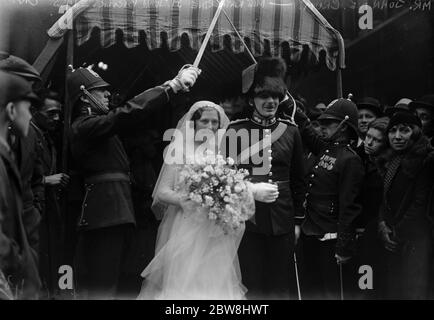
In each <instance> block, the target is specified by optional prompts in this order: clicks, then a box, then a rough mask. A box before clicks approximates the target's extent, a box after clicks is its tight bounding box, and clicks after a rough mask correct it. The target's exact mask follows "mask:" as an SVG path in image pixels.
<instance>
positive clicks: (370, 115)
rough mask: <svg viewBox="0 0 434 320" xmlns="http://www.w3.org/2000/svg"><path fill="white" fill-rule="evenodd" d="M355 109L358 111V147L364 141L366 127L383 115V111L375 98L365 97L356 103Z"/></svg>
mask: <svg viewBox="0 0 434 320" xmlns="http://www.w3.org/2000/svg"><path fill="white" fill-rule="evenodd" d="M357 109H358V111H359V133H360V140H359V142H358V144H357V147H359V146H360V145H361V144H362V143H363V140H364V139H365V135H366V132H368V125H369V123H371V122H372V121H374V120H375V119H377V118H378V117H381V116H382V115H383V109H382V106H381V104H380V101H378V100H377V99H375V98H371V97H365V98H363V99H362V100H360V101H359V102H358V103H357Z"/></svg>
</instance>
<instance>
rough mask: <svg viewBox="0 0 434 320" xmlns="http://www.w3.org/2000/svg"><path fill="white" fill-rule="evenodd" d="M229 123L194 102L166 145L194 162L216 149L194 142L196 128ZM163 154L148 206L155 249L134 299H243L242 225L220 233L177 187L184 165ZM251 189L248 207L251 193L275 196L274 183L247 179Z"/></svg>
mask: <svg viewBox="0 0 434 320" xmlns="http://www.w3.org/2000/svg"><path fill="white" fill-rule="evenodd" d="M190 125H192V126H193V127H194V134H193V135H192V136H189V135H188V134H187V131H188V129H189V126H190ZM228 125H229V119H228V117H227V116H226V115H225V113H224V111H223V109H222V108H221V107H220V106H218V105H216V104H214V103H213V102H209V101H199V102H196V103H195V104H193V106H192V107H191V108H190V110H189V111H188V112H187V113H186V114H185V115H184V117H183V118H182V119H181V120H180V121H179V123H178V126H177V132H181V133H182V134H181V135H180V136H181V138H180V136H178V137H177V136H176V135H175V139H174V140H173V141H172V142H171V144H170V145H169V147H168V148H167V150H172V151H175V153H176V152H178V154H179V153H180V152H181V153H182V156H183V160H184V163H191V162H189V161H198V160H200V158H202V157H203V156H204V154H203V151H205V150H208V152H209V151H212V152H213V153H214V154H215V153H216V151H217V150H216V146H218V145H219V141H218V139H214V140H213V139H209V141H208V140H206V141H205V142H204V141H195V140H197V139H195V138H196V137H195V136H196V133H197V132H198V131H199V130H201V129H205V130H211V131H212V132H213V133H214V134H216V133H217V131H218V129H226V128H227V126H228ZM217 136H218V135H217ZM217 136H215V137H217ZM213 141H214V143H213ZM204 145H205V148H204ZM201 148H202V149H201ZM190 150H191V151H193V152H191V151H190ZM198 150H202V151H201V152H197V151H198ZM188 151H190V152H188ZM195 151H196V152H195ZM198 158H199V159H198ZM167 159H168V153H166V154H165V164H164V165H163V168H162V170H161V172H160V177H159V179H158V182H157V184H156V186H155V189H154V193H153V198H154V202H153V205H152V209H153V211H154V213H155V214H156V216H157V217H161V216H162V221H161V224H160V227H159V230H158V236H157V243H156V250H155V252H156V254H155V257H154V259H153V260H152V261H151V262H150V263H149V265H148V266H147V267H146V268H145V270H144V271H143V272H142V274H141V276H142V277H143V278H144V281H143V285H142V290H141V292H140V294H139V297H138V299H165V300H176V299H183V300H187V299H193V300H201V299H209V300H214V299H216V300H217V299H225V300H236V299H243V298H244V295H245V293H246V288H245V287H244V286H243V285H242V283H241V274H240V267H239V262H238V256H237V250H238V246H239V244H240V241H241V238H242V236H243V233H244V226H242V228H240V229H238V232H236V233H230V234H224V233H223V231H222V229H220V226H218V225H217V224H216V223H215V221H213V220H210V219H208V217H207V216H208V215H207V214H206V213H204V212H203V210H205V209H203V208H201V209H199V210H198V209H197V206H195V205H194V204H193V202H192V201H191V200H188V199H186V198H185V197H184V196H183V195H182V194H181V192H180V191H177V188H176V186H177V183H178V182H179V173H180V171H181V169H182V166H183V165H182V164H168V161H166V160H167ZM249 192H250V194H251V197H250V201H249V203H247V204H246V207H247V208H246V210H253V211H254V200H253V198H255V199H256V200H260V201H264V202H272V201H274V200H275V199H276V198H277V196H278V192H277V187H275V186H273V185H271V184H267V183H259V184H251V183H249Z"/></svg>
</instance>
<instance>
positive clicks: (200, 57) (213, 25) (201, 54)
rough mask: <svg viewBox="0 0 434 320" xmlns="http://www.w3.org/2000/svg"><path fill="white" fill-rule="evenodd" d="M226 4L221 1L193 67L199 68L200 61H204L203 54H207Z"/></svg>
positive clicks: (223, 0)
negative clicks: (210, 40) (206, 51)
mask: <svg viewBox="0 0 434 320" xmlns="http://www.w3.org/2000/svg"><path fill="white" fill-rule="evenodd" d="M224 3H225V0H222V1H220V3H219V6H218V8H217V11H216V13H215V14H214V18H213V19H212V21H211V25H210V26H209V28H208V31H207V32H206V36H205V39H204V41H203V43H202V45H201V47H200V49H199V52H198V54H197V56H196V59H195V60H194V62H193V67H196V68H197V67H198V66H199V63H200V60H202V56H203V54H204V52H205V48H206V46H207V44H208V41H209V39H210V38H211V33H212V32H213V30H214V27H215V25H216V23H217V19H218V17H219V16H220V12H221V11H222V9H223V5H224Z"/></svg>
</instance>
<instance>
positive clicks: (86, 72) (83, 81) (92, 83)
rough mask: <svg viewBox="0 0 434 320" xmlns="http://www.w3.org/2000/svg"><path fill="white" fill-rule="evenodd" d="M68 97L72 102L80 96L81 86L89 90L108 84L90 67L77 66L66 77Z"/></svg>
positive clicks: (104, 86)
mask: <svg viewBox="0 0 434 320" xmlns="http://www.w3.org/2000/svg"><path fill="white" fill-rule="evenodd" d="M67 86H68V93H69V97H70V99H71V101H72V103H73V104H74V103H75V102H76V101H77V99H78V98H79V97H80V96H81V94H82V90H81V86H84V88H85V89H86V90H87V91H89V90H92V89H97V88H106V87H109V86H110V85H109V84H108V83H107V82H105V81H104V80H103V79H102V78H101V77H100V76H99V74H98V73H96V72H95V71H93V70H92V69H90V68H82V67H80V68H77V69H75V70H73V71H72V72H71V73H70V75H69V76H68V79H67Z"/></svg>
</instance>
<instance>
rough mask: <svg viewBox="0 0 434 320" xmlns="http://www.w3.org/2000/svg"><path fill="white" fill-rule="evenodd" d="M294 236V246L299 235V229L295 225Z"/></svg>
mask: <svg viewBox="0 0 434 320" xmlns="http://www.w3.org/2000/svg"><path fill="white" fill-rule="evenodd" d="M294 235H295V239H294V240H295V241H294V242H295V245H297V243H298V239H300V235H301V227H300V226H298V225H296V226H295V228H294Z"/></svg>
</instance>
